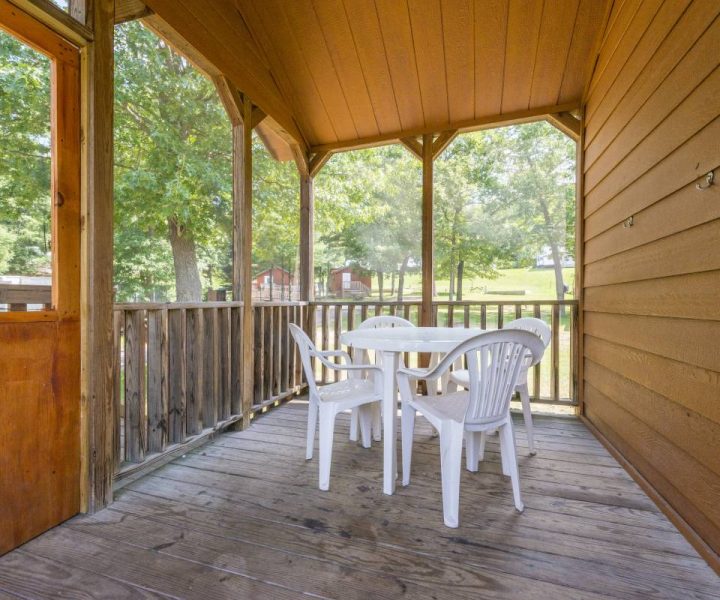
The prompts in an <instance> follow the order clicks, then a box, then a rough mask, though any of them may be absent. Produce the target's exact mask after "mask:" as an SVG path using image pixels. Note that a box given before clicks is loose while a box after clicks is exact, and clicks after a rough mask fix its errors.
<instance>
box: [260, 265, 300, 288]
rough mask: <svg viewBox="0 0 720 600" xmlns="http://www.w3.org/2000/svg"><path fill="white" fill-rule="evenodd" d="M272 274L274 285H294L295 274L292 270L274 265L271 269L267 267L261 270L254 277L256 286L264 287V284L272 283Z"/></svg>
mask: <svg viewBox="0 0 720 600" xmlns="http://www.w3.org/2000/svg"><path fill="white" fill-rule="evenodd" d="M271 275H272V284H273V285H292V284H293V274H292V273H291V272H290V271H286V270H285V269H281V268H280V267H272V268H271V269H265V270H264V271H261V272H260V273H258V274H257V275H255V278H254V286H255V287H256V288H257V289H262V287H263V286H266V287H267V286H269V285H270V276H271Z"/></svg>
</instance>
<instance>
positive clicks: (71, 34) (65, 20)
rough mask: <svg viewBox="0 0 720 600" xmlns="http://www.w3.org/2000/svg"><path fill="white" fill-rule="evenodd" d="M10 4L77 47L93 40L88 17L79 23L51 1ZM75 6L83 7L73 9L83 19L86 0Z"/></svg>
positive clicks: (19, 0) (17, 0) (26, 0)
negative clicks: (87, 23)
mask: <svg viewBox="0 0 720 600" xmlns="http://www.w3.org/2000/svg"><path fill="white" fill-rule="evenodd" d="M10 2H11V3H12V4H14V5H15V6H17V7H18V8H20V9H21V10H23V11H25V12H26V13H28V14H29V15H30V16H32V17H35V18H36V19H37V20H38V21H40V22H41V23H42V24H43V25H47V26H48V27H50V29H52V30H53V31H55V32H57V33H59V34H60V35H61V36H63V37H64V38H65V39H67V40H68V41H69V42H72V43H73V44H76V45H77V46H80V47H82V46H86V45H87V44H89V43H90V42H92V40H93V37H94V35H93V31H92V28H91V27H89V26H88V25H86V22H87V16H86V17H85V20H83V21H79V20H78V19H76V18H74V17H73V16H71V15H70V13H68V12H65V11H64V10H62V9H61V8H59V7H58V6H57V5H55V4H53V3H52V2H50V0H10ZM73 4H74V5H75V6H76V7H79V6H81V7H82V8H74V9H73V10H74V12H75V14H77V15H78V16H80V17H82V16H83V14H84V12H85V9H84V6H85V0H80V1H79V2H74V3H73Z"/></svg>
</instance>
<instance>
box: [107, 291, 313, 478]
mask: <svg viewBox="0 0 720 600" xmlns="http://www.w3.org/2000/svg"><path fill="white" fill-rule="evenodd" d="M243 310H244V308H243V306H242V303H240V302H204V303H192V304H181V303H174V304H118V305H115V308H114V344H115V346H114V347H115V365H114V384H115V387H114V400H115V411H116V419H115V436H114V438H115V456H116V465H115V466H116V479H122V478H124V477H127V476H129V475H131V474H132V473H133V472H135V471H137V470H138V467H144V466H147V464H148V463H149V462H151V461H157V460H159V459H160V458H162V457H166V456H168V455H169V454H172V453H175V454H177V453H180V452H182V451H183V450H186V449H187V447H188V445H191V444H194V443H199V442H200V441H202V440H203V439H205V438H207V437H208V436H210V435H212V434H213V433H214V432H215V431H217V430H219V429H221V428H224V427H227V426H230V425H232V424H234V423H236V422H238V421H240V420H241V419H243V418H246V419H249V418H250V415H251V414H253V413H255V412H258V411H261V410H265V409H266V408H267V407H268V406H270V405H272V404H273V403H277V402H279V401H281V400H282V399H284V398H285V397H288V396H290V395H292V394H293V393H295V392H296V391H297V390H298V389H299V387H300V385H301V383H302V373H301V371H300V369H299V366H300V361H299V360H298V359H297V352H296V349H295V346H294V344H292V343H291V339H290V334H289V329H288V327H287V324H288V323H289V322H293V323H298V324H302V323H304V320H305V318H306V311H307V305H305V304H303V303H298V302H273V303H258V304H254V305H253V307H252V310H253V311H254V312H255V315H254V321H255V331H254V332H253V333H252V335H254V336H255V355H254V363H255V367H254V368H255V377H254V390H253V394H252V398H251V399H248V400H246V401H244V399H243V398H242V394H241V378H242V336H243V335H244V332H243V331H242V321H243V319H242V311H243ZM243 413H245V414H243Z"/></svg>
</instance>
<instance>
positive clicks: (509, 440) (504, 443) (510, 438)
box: [500, 420, 525, 512]
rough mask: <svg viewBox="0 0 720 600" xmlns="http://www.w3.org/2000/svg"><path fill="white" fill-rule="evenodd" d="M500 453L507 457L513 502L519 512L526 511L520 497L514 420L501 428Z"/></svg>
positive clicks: (506, 462)
mask: <svg viewBox="0 0 720 600" xmlns="http://www.w3.org/2000/svg"><path fill="white" fill-rule="evenodd" d="M500 453H501V454H502V456H503V457H505V464H506V465H507V468H508V471H509V475H510V482H511V483H512V491H513V500H514V501H515V508H516V509H517V511H518V512H522V511H523V510H525V505H524V504H523V502H522V498H521V497H520V472H519V471H518V464H517V454H516V452H515V432H514V431H513V424H512V420H508V422H507V424H506V425H504V426H503V427H501V428H500Z"/></svg>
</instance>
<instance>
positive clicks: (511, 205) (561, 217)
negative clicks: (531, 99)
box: [485, 121, 575, 300]
mask: <svg viewBox="0 0 720 600" xmlns="http://www.w3.org/2000/svg"><path fill="white" fill-rule="evenodd" d="M485 135H487V137H488V143H489V144H491V145H492V147H493V148H494V152H496V153H497V154H498V163H499V164H501V165H502V166H501V169H499V171H498V179H499V183H500V185H499V186H498V187H497V190H496V191H495V193H494V194H493V195H492V197H491V201H490V202H489V203H488V210H489V211H490V214H491V215H492V218H493V220H494V221H495V222H498V223H507V224H509V225H511V226H512V227H513V228H514V229H515V231H516V232H517V239H516V240H515V245H516V247H517V250H516V252H517V253H518V254H520V253H521V252H523V251H524V252H525V253H527V251H528V250H531V251H533V252H539V251H540V250H541V249H542V248H543V247H549V248H550V251H551V253H552V257H553V262H554V264H555V267H554V270H555V288H556V294H557V298H558V299H559V300H561V299H562V298H563V297H564V294H565V282H564V281H563V272H562V260H561V259H562V253H563V249H568V250H570V252H569V253H570V254H572V249H573V248H574V245H575V244H574V240H575V201H574V200H575V144H574V143H572V142H571V141H570V140H569V139H568V138H567V137H566V136H565V135H564V134H562V133H560V132H559V131H558V130H557V129H555V128H554V127H552V126H551V125H549V124H548V123H546V122H544V121H540V122H537V123H531V124H528V125H522V126H517V127H507V128H504V129H496V130H493V131H491V132H487V133H486V134H485Z"/></svg>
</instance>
